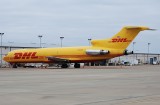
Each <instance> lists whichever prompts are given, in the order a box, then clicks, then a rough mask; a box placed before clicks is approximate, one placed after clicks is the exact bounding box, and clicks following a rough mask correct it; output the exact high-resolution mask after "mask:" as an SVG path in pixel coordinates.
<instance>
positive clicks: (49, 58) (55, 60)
mask: <svg viewBox="0 0 160 105" xmlns="http://www.w3.org/2000/svg"><path fill="white" fill-rule="evenodd" d="M47 58H48V60H49V61H53V62H57V63H68V62H69V60H68V59H64V58H60V57H53V56H48V57H47Z"/></svg>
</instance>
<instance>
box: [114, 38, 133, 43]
mask: <svg viewBox="0 0 160 105" xmlns="http://www.w3.org/2000/svg"><path fill="white" fill-rule="evenodd" d="M111 42H113V43H115V42H131V40H128V39H127V38H120V36H117V38H113V39H112V41H111Z"/></svg>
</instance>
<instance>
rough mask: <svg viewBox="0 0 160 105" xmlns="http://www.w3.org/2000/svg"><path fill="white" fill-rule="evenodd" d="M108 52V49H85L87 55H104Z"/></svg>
mask: <svg viewBox="0 0 160 105" xmlns="http://www.w3.org/2000/svg"><path fill="white" fill-rule="evenodd" d="M108 53H109V51H108V50H86V54H87V55H105V54H108Z"/></svg>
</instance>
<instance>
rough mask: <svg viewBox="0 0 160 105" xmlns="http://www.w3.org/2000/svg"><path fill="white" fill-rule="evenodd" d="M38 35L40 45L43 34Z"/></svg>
mask: <svg viewBox="0 0 160 105" xmlns="http://www.w3.org/2000/svg"><path fill="white" fill-rule="evenodd" d="M38 37H39V40H40V43H39V44H40V47H42V46H41V39H42V37H43V36H42V35H38Z"/></svg>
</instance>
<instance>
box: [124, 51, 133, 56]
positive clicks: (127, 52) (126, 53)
mask: <svg viewBox="0 0 160 105" xmlns="http://www.w3.org/2000/svg"><path fill="white" fill-rule="evenodd" d="M129 54H133V51H128V50H125V51H124V55H129Z"/></svg>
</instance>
